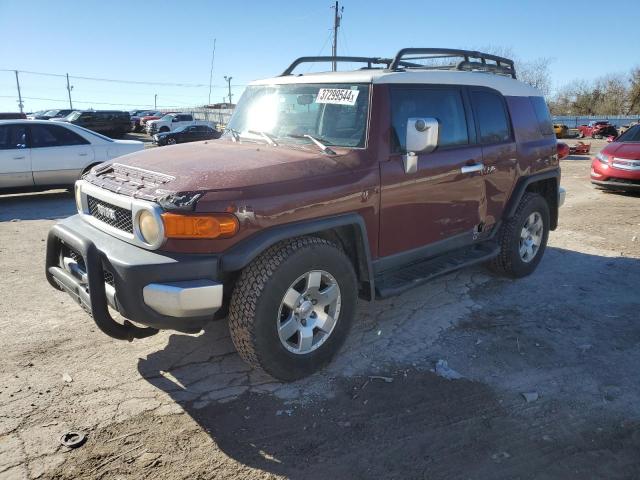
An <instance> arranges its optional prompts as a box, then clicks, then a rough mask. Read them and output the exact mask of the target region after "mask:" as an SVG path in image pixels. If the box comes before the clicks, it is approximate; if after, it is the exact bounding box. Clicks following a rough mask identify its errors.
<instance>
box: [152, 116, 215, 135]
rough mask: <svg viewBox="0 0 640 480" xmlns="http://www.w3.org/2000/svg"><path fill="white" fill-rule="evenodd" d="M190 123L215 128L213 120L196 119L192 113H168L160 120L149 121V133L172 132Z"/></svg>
mask: <svg viewBox="0 0 640 480" xmlns="http://www.w3.org/2000/svg"><path fill="white" fill-rule="evenodd" d="M189 125H208V126H209V127H212V128H213V122H207V121H204V120H194V118H193V115H192V114H190V113H168V114H167V115H165V116H164V117H162V118H160V119H158V120H151V121H150V122H147V127H146V130H147V133H148V134H149V135H153V134H155V133H158V132H160V133H162V132H171V131H173V130H175V129H177V128H178V127H186V126H189Z"/></svg>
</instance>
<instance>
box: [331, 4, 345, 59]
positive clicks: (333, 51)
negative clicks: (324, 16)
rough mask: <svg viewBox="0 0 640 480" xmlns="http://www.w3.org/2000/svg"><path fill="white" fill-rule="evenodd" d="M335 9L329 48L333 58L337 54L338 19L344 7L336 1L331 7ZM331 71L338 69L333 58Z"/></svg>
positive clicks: (340, 18)
mask: <svg viewBox="0 0 640 480" xmlns="http://www.w3.org/2000/svg"><path fill="white" fill-rule="evenodd" d="M331 8H333V9H334V10H335V11H334V12H333V47H332V49H331V56H332V57H333V58H334V59H335V57H337V56H338V28H340V20H342V12H344V7H339V5H338V2H337V1H336V4H335V6H333V7H331ZM331 66H332V68H331V70H332V71H334V72H335V71H336V70H337V69H338V65H337V62H336V61H335V60H334V61H333V62H332V65H331Z"/></svg>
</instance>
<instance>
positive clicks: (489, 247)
mask: <svg viewBox="0 0 640 480" xmlns="http://www.w3.org/2000/svg"><path fill="white" fill-rule="evenodd" d="M499 253H500V247H499V246H498V245H497V244H495V243H493V242H485V243H480V244H477V245H474V246H473V247H465V248H461V249H459V250H454V251H452V252H449V253H446V254H444V255H441V256H438V257H435V258H430V259H427V260H421V261H419V262H416V263H412V264H409V265H406V266H404V267H400V268H397V269H393V270H387V271H385V272H381V273H379V274H378V275H376V277H375V282H376V283H375V285H376V298H387V297H391V296H393V295H398V294H400V293H402V292H404V291H405V290H409V289H410V288H413V287H417V286H418V285H422V284H423V283H426V282H428V281H430V280H432V279H434V278H436V277H439V276H440V275H446V274H447V273H450V272H453V271H454V270H458V269H460V268H463V267H468V266H470V265H474V264H476V263H482V262H486V261H487V260H491V259H492V258H494V257H497V256H498V254H499Z"/></svg>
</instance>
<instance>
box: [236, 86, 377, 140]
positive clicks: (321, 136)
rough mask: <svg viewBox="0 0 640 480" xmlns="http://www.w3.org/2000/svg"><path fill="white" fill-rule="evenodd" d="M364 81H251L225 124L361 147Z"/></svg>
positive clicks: (258, 133) (251, 133)
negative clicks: (308, 82) (273, 82)
mask: <svg viewBox="0 0 640 480" xmlns="http://www.w3.org/2000/svg"><path fill="white" fill-rule="evenodd" d="M368 110H369V86H368V85H352V84H291V85H254V86H251V87H248V88H247V89H246V90H245V92H244V93H243V94H242V98H240V101H239V102H238V106H237V107H236V109H235V111H234V113H233V116H232V117H231V121H230V122H229V128H230V130H231V131H232V132H235V133H236V134H238V135H240V137H241V138H251V139H254V140H260V141H265V139H264V134H267V135H268V136H269V137H271V138H273V139H277V142H278V143H311V142H312V140H311V139H310V138H307V137H305V135H310V136H312V137H314V138H315V139H317V140H320V141H321V142H322V143H323V144H325V145H336V146H341V147H354V148H358V147H364V146H365V141H366V136H367V116H368Z"/></svg>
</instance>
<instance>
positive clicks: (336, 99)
mask: <svg viewBox="0 0 640 480" xmlns="http://www.w3.org/2000/svg"><path fill="white" fill-rule="evenodd" d="M359 93H360V91H359V90H347V89H346V88H344V89H343V88H321V89H320V90H318V96H317V97H316V103H333V104H336V105H355V104H356V99H357V98H358V94H359Z"/></svg>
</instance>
